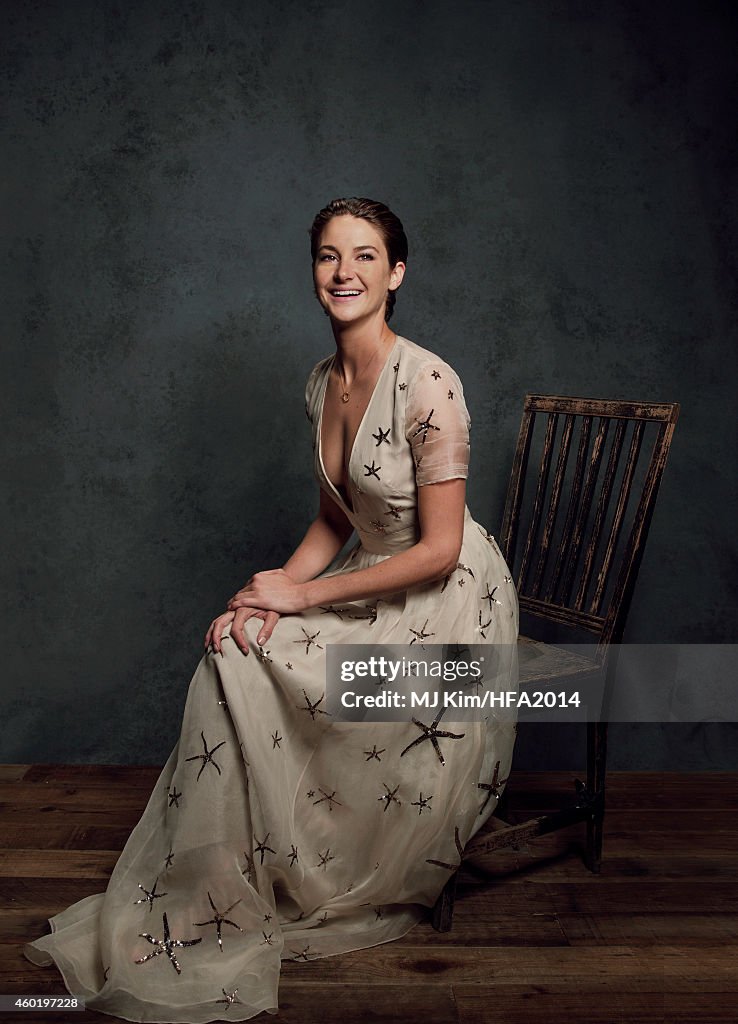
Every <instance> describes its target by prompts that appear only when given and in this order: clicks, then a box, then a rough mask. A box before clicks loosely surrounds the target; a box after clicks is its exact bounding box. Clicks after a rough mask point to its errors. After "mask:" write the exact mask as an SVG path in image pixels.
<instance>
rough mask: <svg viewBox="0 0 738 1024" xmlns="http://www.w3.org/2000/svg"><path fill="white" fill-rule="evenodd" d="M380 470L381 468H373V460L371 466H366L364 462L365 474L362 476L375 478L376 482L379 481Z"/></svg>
mask: <svg viewBox="0 0 738 1024" xmlns="http://www.w3.org/2000/svg"><path fill="white" fill-rule="evenodd" d="M381 468H382V467H381V466H375V465H374V459H372V464H371V466H367V464H366V462H365V463H364V469H365V470H366V473H364V476H375V477H376V478H377V480H379V479H380V476H379V470H380V469H381Z"/></svg>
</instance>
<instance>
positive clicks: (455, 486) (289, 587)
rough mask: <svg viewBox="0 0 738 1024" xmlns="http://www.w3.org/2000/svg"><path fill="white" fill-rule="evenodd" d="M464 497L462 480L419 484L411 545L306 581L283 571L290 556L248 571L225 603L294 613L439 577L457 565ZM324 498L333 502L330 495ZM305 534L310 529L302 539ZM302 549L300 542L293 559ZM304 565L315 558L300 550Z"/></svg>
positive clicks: (371, 595)
mask: <svg viewBox="0 0 738 1024" xmlns="http://www.w3.org/2000/svg"><path fill="white" fill-rule="evenodd" d="M465 497H466V480H464V479H454V480H444V481H442V482H441V483H436V484H428V485H426V486H424V487H419V488H418V522H419V526H420V539H419V540H418V542H417V543H416V544H414V545H413V546H412V547H411V548H408V549H407V550H406V551H401V552H399V553H398V554H396V555H391V556H390V557H389V558H386V559H384V561H382V562H378V563H377V564H376V565H372V566H370V567H368V568H366V569H357V570H356V571H355V572H348V573H339V574H337V575H335V576H328V577H319V578H317V579H310V580H305V581H296V580H295V579H294V578H293V577H292V575H291V574H288V572H287V571H286V570H287V566H288V565H290V563H291V562H292V559H290V562H288V563H287V565H285V569H272V570H268V571H267V572H259V573H256V574H255V575H254V576H252V577H251V579H250V580H249V582H248V584H247V585H246V586H245V587H244V588H243V590H241V591H239V593H238V594H237V595H236V597H235V598H233V599H232V600H231V601H230V602H229V607H230V608H249V607H258V608H271V609H274V610H275V611H278V612H283V613H289V612H298V611H303V610H304V609H305V608H312V607H314V606H316V605H322V604H332V603H335V602H341V601H355V600H371V599H372V598H375V597H381V596H383V595H386V594H393V593H396V592H397V591H400V590H407V589H408V588H409V587H412V586H416V585H418V584H422V583H429V582H431V581H432V580H436V579H440V578H441V577H442V576H445V575H446V574H447V573H449V572H451V571H452V570H453V569H455V568H456V563H457V560H458V557H459V551H460V550H461V542H462V537H463V530H464V503H465ZM328 500H329V501H332V499H331V498H328ZM338 511H339V512H340V509H339V510H338ZM309 534H310V531H308V534H306V540H307V537H308V535H309ZM303 543H304V542H303ZM301 548H302V545H300V548H298V549H297V551H296V552H295V555H294V556H293V558H295V557H296V556H297V555H298V552H300V549H301ZM315 550H316V551H317V550H318V549H317V548H316V549H315ZM311 556H312V552H311ZM303 558H304V562H303ZM309 564H315V563H314V562H310V559H309V558H308V557H306V556H305V555H301V558H300V570H303V569H306V568H307V567H308V565H309Z"/></svg>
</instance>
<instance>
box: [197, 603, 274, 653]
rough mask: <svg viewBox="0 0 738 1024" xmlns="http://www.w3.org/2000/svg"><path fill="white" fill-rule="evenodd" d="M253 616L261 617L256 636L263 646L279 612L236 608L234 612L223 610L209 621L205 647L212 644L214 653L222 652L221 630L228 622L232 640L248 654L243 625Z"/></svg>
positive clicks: (270, 633)
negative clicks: (260, 624)
mask: <svg viewBox="0 0 738 1024" xmlns="http://www.w3.org/2000/svg"><path fill="white" fill-rule="evenodd" d="M254 616H255V617H256V618H257V619H262V620H263V622H264V625H263V626H262V628H261V630H260V631H259V636H258V638H257V643H258V644H259V646H260V647H263V646H264V644H265V643H267V642H268V640H269V637H270V636H271V635H272V632H273V631H274V627H275V626H276V625H277V622H278V621H279V612H273V611H268V610H267V609H265V608H238V609H237V610H236V611H235V612H223V614H222V615H219V616H218V617H217V618H216V619H213V621H212V622H211V623H210V628H209V629H208V631H207V633H206V634H205V647H206V648H208V647H209V646H210V645H211V644H212V646H213V650H214V651H215V652H216V654H222V653H223V651H222V650H221V639H222V636H223V630H224V629H225V627H226V626H227V625H228V624H229V623H230V625H231V638H232V640H233V642H234V643H235V644H237V645H238V646H239V647H240V649H241V651H242V652H243V654H248V653H249V644H248V640H247V639H246V631H245V629H244V626H245V624H246V622H247V620H248V619H251V618H253V617H254Z"/></svg>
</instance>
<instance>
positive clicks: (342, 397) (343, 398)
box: [341, 391, 351, 404]
mask: <svg viewBox="0 0 738 1024" xmlns="http://www.w3.org/2000/svg"><path fill="white" fill-rule="evenodd" d="M350 397H351V396H350V395H349V393H348V391H344V393H343V394H342V395H341V401H342V402H343V403H344V404H345V403H346V402H348V400H349V398H350Z"/></svg>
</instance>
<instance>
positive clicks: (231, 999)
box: [215, 988, 244, 1011]
mask: <svg viewBox="0 0 738 1024" xmlns="http://www.w3.org/2000/svg"><path fill="white" fill-rule="evenodd" d="M220 991H221V992H222V993H223V995H224V996H225V999H216V1000H215V1001H216V1003H226V1011H228V1010H229V1009H230V1008H231V1007H232V1006H233V1004H234V1003H240V1005H241V1006H243V1005H244V1004H243V1001H242V1000H241V999H239V998H238V989H237V988H234V990H233V991H232V992H226V990H225V989H224V988H222V989H221V990H220Z"/></svg>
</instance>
